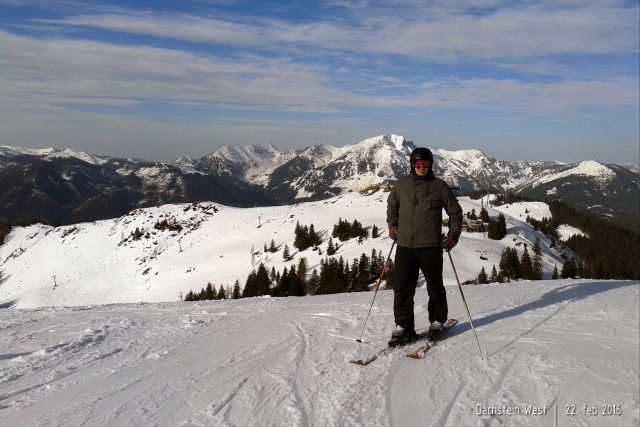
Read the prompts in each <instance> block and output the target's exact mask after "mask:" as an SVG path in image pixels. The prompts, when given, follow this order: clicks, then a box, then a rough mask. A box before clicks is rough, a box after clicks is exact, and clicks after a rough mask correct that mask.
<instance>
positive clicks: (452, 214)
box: [387, 174, 462, 248]
mask: <svg viewBox="0 0 640 427" xmlns="http://www.w3.org/2000/svg"><path fill="white" fill-rule="evenodd" d="M442 208H444V210H445V211H446V212H447V214H448V215H449V233H450V234H451V235H454V236H455V237H456V239H457V238H458V237H459V236H460V233H461V231H462V208H461V207H460V204H459V203H458V200H457V199H456V198H455V196H454V195H453V192H452V191H451V189H450V188H449V186H448V185H447V183H446V182H444V181H443V180H441V179H439V178H436V177H434V176H433V174H429V176H426V177H418V176H415V175H413V174H411V175H405V176H403V177H401V178H399V179H398V180H397V181H396V183H395V184H394V186H393V188H392V189H391V193H390V194H389V197H388V198H387V224H388V225H389V227H391V226H396V227H398V240H397V242H398V246H405V247H409V248H427V247H433V246H440V242H441V240H442V238H441V235H442Z"/></svg>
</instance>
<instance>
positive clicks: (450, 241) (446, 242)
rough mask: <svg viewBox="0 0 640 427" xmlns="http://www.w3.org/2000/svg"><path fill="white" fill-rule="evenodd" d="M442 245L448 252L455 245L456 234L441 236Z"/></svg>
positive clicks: (456, 240)
mask: <svg viewBox="0 0 640 427" xmlns="http://www.w3.org/2000/svg"><path fill="white" fill-rule="evenodd" d="M442 237H443V239H442V243H441V245H442V247H443V248H444V250H446V251H447V252H449V251H450V250H451V249H453V248H454V247H455V245H457V244H458V236H455V235H453V234H448V235H447V236H446V237H445V236H442Z"/></svg>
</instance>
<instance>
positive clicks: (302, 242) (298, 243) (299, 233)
mask: <svg viewBox="0 0 640 427" xmlns="http://www.w3.org/2000/svg"><path fill="white" fill-rule="evenodd" d="M294 233H295V238H294V239H293V247H294V248H296V249H298V250H299V251H303V250H305V249H307V247H308V245H307V241H308V239H307V233H305V230H304V228H303V227H302V226H301V225H300V222H299V221H298V222H296V229H295V232H294Z"/></svg>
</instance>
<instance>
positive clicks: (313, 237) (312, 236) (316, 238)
mask: <svg viewBox="0 0 640 427" xmlns="http://www.w3.org/2000/svg"><path fill="white" fill-rule="evenodd" d="M321 243H322V239H321V238H320V235H319V234H318V233H316V229H315V227H314V226H313V223H312V224H311V225H310V226H309V246H314V247H315V246H318V245H320V244H321Z"/></svg>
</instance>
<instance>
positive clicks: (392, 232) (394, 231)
mask: <svg viewBox="0 0 640 427" xmlns="http://www.w3.org/2000/svg"><path fill="white" fill-rule="evenodd" d="M389 238H390V239H391V240H393V241H394V242H395V241H396V240H397V239H398V227H396V226H395V225H392V226H391V227H389Z"/></svg>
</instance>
